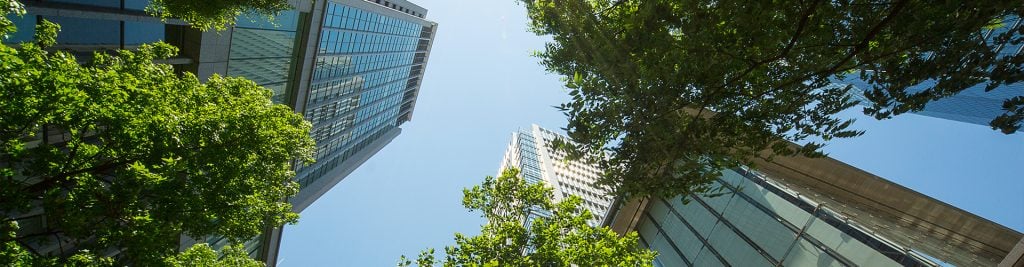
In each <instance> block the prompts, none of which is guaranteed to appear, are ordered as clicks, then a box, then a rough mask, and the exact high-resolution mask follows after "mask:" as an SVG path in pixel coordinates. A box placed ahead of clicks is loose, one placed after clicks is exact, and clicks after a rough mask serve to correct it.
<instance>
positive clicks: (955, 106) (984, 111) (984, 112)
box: [835, 17, 1024, 132]
mask: <svg viewBox="0 0 1024 267" xmlns="http://www.w3.org/2000/svg"><path fill="white" fill-rule="evenodd" d="M1002 24H1003V27H998V28H994V29H990V30H986V31H985V32H983V33H982V34H984V35H985V38H986V39H987V40H988V42H989V43H990V44H991V43H992V42H993V39H994V38H995V37H996V36H998V35H1000V34H1003V33H1005V32H1007V31H1010V30H1016V29H1020V28H1022V27H1024V20H1021V19H1020V18H1017V17H1010V18H1006V19H1004V20H1003V22H1002ZM997 51H998V54H999V56H1004V57H1005V56H1013V55H1020V54H1022V53H1024V44H1006V45H1004V46H1000V47H997ZM934 84H935V81H934V80H929V81H924V82H922V83H921V84H919V85H917V86H914V87H911V88H909V89H908V90H907V92H910V93H913V92H920V91H922V90H924V89H925V88H928V87H931V86H933V85H934ZM986 84H987V83H984V82H983V83H980V84H977V85H975V86H972V87H969V88H967V89H965V90H963V91H961V92H960V93H958V94H956V95H953V96H949V97H946V98H943V99H939V100H936V101H932V102H929V103H928V104H926V105H925V107H924V109H922V110H921V111H917V112H914V113H915V114H920V115H925V116H930V117H936V118H943V119H948V120H955V121H961V122H966V123H973V124H978V125H984V126H988V125H989V122H991V121H992V119H994V118H995V117H997V116H999V115H1002V114H1003V112H1004V110H1003V109H1002V106H1003V101H1005V100H1007V99H1010V98H1013V97H1017V96H1024V82H1017V83H1014V84H1009V85H1003V86H999V87H997V88H995V89H993V90H992V91H989V92H985V86H986ZM835 85H837V86H846V85H853V88H852V90H850V94H851V95H852V96H853V98H854V99H856V100H860V101H861V104H862V105H863V104H866V103H867V99H866V98H864V91H866V90H870V89H871V88H872V87H871V85H870V84H868V83H867V82H866V81H864V80H861V79H860V78H859V77H858V76H857V75H848V76H847V77H846V78H845V79H843V80H837V81H835ZM1018 131H1020V132H1024V128H1021V129H1019V130H1018Z"/></svg>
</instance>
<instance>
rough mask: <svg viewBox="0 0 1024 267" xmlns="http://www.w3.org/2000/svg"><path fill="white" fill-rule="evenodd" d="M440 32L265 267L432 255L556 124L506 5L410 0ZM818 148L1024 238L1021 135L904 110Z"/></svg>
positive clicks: (553, 91) (555, 95) (517, 13)
mask: <svg viewBox="0 0 1024 267" xmlns="http://www.w3.org/2000/svg"><path fill="white" fill-rule="evenodd" d="M413 2H415V3H417V4H419V5H420V6H423V7H424V8H427V9H429V12H428V13H427V18H428V19H431V20H433V21H436V22H438V23H439V24H440V26H439V29H438V32H437V36H436V39H435V43H434V46H433V51H432V52H431V55H430V62H429V64H428V66H427V69H426V74H425V75H426V76H425V77H424V79H423V85H422V88H421V92H420V96H419V100H418V102H417V106H416V111H415V114H414V115H413V120H412V121H411V122H408V123H406V124H404V125H403V126H402V128H403V133H402V135H400V136H398V138H396V139H395V140H394V141H393V142H392V143H391V144H389V145H388V146H387V147H385V148H384V149H383V150H381V151H380V153H378V154H377V155H376V156H374V157H373V158H371V159H370V160H369V161H367V162H366V163H365V164H363V166H361V167H360V168H359V169H358V170H356V171H355V172H353V173H352V174H350V175H349V176H348V177H346V178H345V180H343V181H342V182H341V183H339V184H338V185H337V186H335V188H334V189H332V190H331V191H330V192H328V193H327V194H325V195H324V196H323V197H321V198H320V199H319V200H318V201H317V202H316V203H314V204H313V205H312V206H310V207H309V208H307V209H306V210H305V211H304V212H303V213H302V214H301V218H300V219H299V223H298V224H297V225H291V226H287V227H286V228H285V231H284V239H283V241H282V244H281V254H280V258H279V266H393V265H394V264H395V263H396V262H397V259H398V257H399V256H400V255H403V254H404V255H407V256H415V255H416V254H418V253H419V251H420V250H422V249H424V248H427V247H433V248H436V249H438V250H440V251H443V247H444V246H445V245H449V244H451V243H452V237H453V233H455V232H462V233H466V234H475V233H477V232H478V231H479V225H480V224H482V223H483V220H482V219H481V218H480V217H479V215H478V214H475V213H470V212H468V211H467V210H465V209H464V208H463V207H462V205H461V201H462V188H464V187H469V186H472V185H474V184H477V183H479V182H480V181H482V180H483V177H484V176H488V175H494V174H495V173H496V172H497V169H498V165H499V164H500V161H501V157H502V155H503V153H504V150H505V147H506V146H507V144H508V142H509V138H510V137H511V132H512V131H514V130H516V129H517V128H526V127H529V126H530V124H532V123H537V124H539V125H541V126H542V127H546V128H549V129H558V128H559V127H563V126H564V125H565V117H564V116H563V115H562V114H561V113H559V112H558V111H556V110H555V109H554V108H552V106H554V105H557V104H559V103H562V102H564V101H565V100H567V99H568V97H567V95H566V93H565V90H564V89H562V85H561V82H559V77H557V76H555V75H552V74H547V73H546V72H545V71H544V70H543V68H542V67H541V66H540V65H538V64H537V59H536V58H532V57H530V56H529V54H530V52H531V51H533V50H539V49H542V48H543V44H544V41H545V39H544V38H543V37H537V36H534V35H533V34H532V33H529V32H527V31H526V17H525V14H526V13H525V10H524V8H523V7H522V6H521V5H517V4H516V3H515V2H514V1H512V0H500V1H451V0H413ZM844 114H846V115H847V116H851V117H855V118H860V119H859V120H858V122H857V123H856V124H855V125H854V126H855V127H858V128H860V129H864V130H866V131H867V134H865V135H864V136H861V137H859V138H856V139H849V140H841V141H839V142H835V143H832V144H830V145H829V146H827V147H826V148H825V151H826V152H828V153H830V155H831V156H832V157H834V158H836V159H839V160H841V161H844V162H846V163H848V164H850V165H853V166H856V167H858V168H861V169H863V170H866V171H868V172H872V173H874V174H876V175H879V176H881V177H885V178H887V179H889V180H892V181H894V182H896V183H899V184H902V185H904V186H907V187H909V188H911V189H914V190H917V191H919V192H921V193H924V194H926V195H929V196H931V197H934V198H936V199H939V200H941V201H944V202H947V203H950V204H952V205H953V206H957V207H960V208H962V209H965V210H967V211H969V212H972V213H975V214H978V215H980V216H982V217H985V218H987V219H990V220H993V221H995V222H997V223H1000V224H1003V225H1006V226H1008V227H1010V228H1013V229H1015V230H1017V231H1024V194H1021V192H1024V179H1021V178H1022V177H1024V168H1022V167H1024V164H1022V163H1024V134H1016V135H1012V136H1006V135H1003V134H1000V133H998V132H995V131H993V130H990V129H988V128H987V127H983V126H979V125H973V124H966V123H960V122H954V121H947V120H941V119H934V118H930V117H924V116H918V115H903V116H901V117H897V118H895V119H892V120H886V121H876V120H874V119H870V118H867V117H864V116H863V115H859V114H858V112H856V111H850V112H846V113H844Z"/></svg>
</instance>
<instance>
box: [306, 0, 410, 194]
mask: <svg viewBox="0 0 1024 267" xmlns="http://www.w3.org/2000/svg"><path fill="white" fill-rule="evenodd" d="M324 12H325V13H326V14H325V16H324V21H323V28H322V30H321V33H320V43H319V47H318V51H317V52H318V53H317V56H316V62H315V65H314V67H313V80H312V83H311V85H310V95H309V98H308V100H307V103H306V111H305V116H306V119H307V120H309V121H311V122H312V123H313V132H312V133H311V135H312V136H313V139H314V140H316V143H317V150H316V154H315V158H316V161H317V162H316V163H315V164H313V165H310V166H305V167H302V166H300V167H298V176H297V177H298V182H299V184H300V185H302V186H303V187H304V186H307V185H309V184H310V183H312V182H314V181H316V180H318V179H319V178H320V177H322V176H323V175H325V174H326V173H327V172H330V171H331V170H332V169H334V168H335V167H337V166H338V165H339V164H341V163H342V162H344V161H345V160H347V159H348V158H350V157H352V156H353V155H355V154H356V153H357V152H359V151H360V150H361V149H362V148H364V147H366V146H367V145H369V144H370V143H372V142H373V141H375V140H377V139H378V138H380V137H381V136H383V135H384V133H386V132H387V131H388V130H390V129H392V128H395V127H398V124H399V120H398V115H399V108H400V106H401V104H402V102H401V101H402V97H403V92H404V91H405V90H406V89H407V88H408V87H409V86H411V85H410V84H411V83H409V81H410V80H412V79H418V77H414V76H415V75H411V73H410V72H411V70H412V69H413V67H414V65H415V64H414V62H413V59H414V57H415V54H416V52H417V50H418V47H417V44H418V42H419V41H420V32H421V30H422V28H423V26H421V24H419V23H417V22H414V21H412V20H410V19H409V18H401V17H404V15H405V14H401V15H402V16H398V15H384V14H379V13H376V12H371V11H367V10H363V9H360V8H355V7H351V6H347V5H343V4H341V3H337V2H333V1H328V2H327V6H326V9H325V10H324Z"/></svg>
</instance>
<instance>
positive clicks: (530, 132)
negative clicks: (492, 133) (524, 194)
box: [498, 124, 612, 226]
mask: <svg viewBox="0 0 1024 267" xmlns="http://www.w3.org/2000/svg"><path fill="white" fill-rule="evenodd" d="M556 139H563V140H568V138H567V137H565V136H562V135H560V134H557V133H555V132H552V131H550V130H547V129H544V128H541V127H540V126H537V125H536V124H534V125H533V126H531V127H530V129H521V130H519V131H517V132H514V133H512V141H511V142H510V143H509V145H508V148H507V149H506V150H505V157H504V159H502V162H501V168H500V169H499V170H498V174H499V175H500V174H501V171H502V170H505V169H507V168H510V167H513V168H518V169H520V175H522V176H523V179H525V180H526V182H527V183H538V182H543V183H544V184H545V185H547V186H549V187H552V189H554V202H555V203H557V202H559V201H561V200H562V199H564V198H566V197H568V196H569V195H574V196H578V197H580V198H582V199H583V207H584V208H586V209H587V210H590V212H591V213H592V214H594V218H592V219H590V221H588V223H589V224H590V225H594V226H596V225H599V224H600V223H601V221H602V220H603V218H604V215H605V214H606V213H607V211H608V207H609V205H610V204H611V201H612V197H611V196H609V195H608V193H607V191H605V190H603V189H601V188H597V187H595V186H593V183H594V181H596V180H597V178H598V177H600V175H601V169H600V168H598V167H597V166H595V165H592V164H587V163H585V162H582V161H568V160H566V158H565V157H566V155H565V153H564V152H561V151H557V150H555V149H554V148H552V147H551V146H550V145H549V144H550V143H551V142H552V141H553V140H556ZM547 215H549V213H548V211H543V210H540V211H534V214H531V216H547ZM531 220H532V218H526V222H529V221H531Z"/></svg>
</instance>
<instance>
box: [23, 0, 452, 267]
mask: <svg viewBox="0 0 1024 267" xmlns="http://www.w3.org/2000/svg"><path fill="white" fill-rule="evenodd" d="M22 2H23V3H24V4H25V6H26V9H27V11H28V13H27V14H26V15H25V16H23V17H21V18H13V19H12V20H13V21H14V22H15V25H16V26H17V27H18V29H19V30H18V32H17V33H16V34H15V35H14V36H12V37H11V39H9V40H8V42H10V43H16V42H20V41H29V40H31V39H32V35H33V30H34V25H35V24H36V23H37V22H38V21H39V20H41V19H47V20H50V21H53V22H56V23H59V24H61V26H62V31H61V33H60V34H59V35H58V38H57V45H56V46H55V47H54V48H56V49H62V50H66V51H72V52H74V53H75V54H76V56H78V57H79V58H82V59H84V58H88V57H90V56H91V54H92V52H94V51H103V50H111V49H132V48H135V47H137V46H138V45H141V44H144V43H152V42H156V41H164V42H167V43H169V44H171V45H174V46H176V47H178V48H179V49H180V53H179V56H177V57H175V58H172V59H168V60H164V61H163V62H161V63H167V64H172V65H173V66H174V67H175V69H176V70H179V71H185V72H191V73H194V74H196V76H198V77H199V78H200V79H206V78H208V77H210V76H212V75H214V74H219V75H222V76H238V77H245V78H247V79H250V80H253V81H255V82H256V83H257V84H259V85H261V86H264V87H267V88H269V89H270V90H272V91H273V101H274V102H276V103H281V104H286V105H289V106H291V107H292V108H293V109H294V110H295V112H298V113H300V114H303V115H304V116H305V118H306V119H307V120H309V121H310V122H311V123H312V124H313V129H312V132H311V135H312V137H313V138H314V140H315V141H316V146H317V147H316V152H315V153H316V154H315V158H316V163H314V164H312V165H309V166H296V167H295V171H296V173H297V175H296V177H295V180H296V181H297V182H298V183H299V184H300V185H301V189H300V192H299V193H298V195H296V196H295V197H294V198H292V199H289V201H290V202H291V203H292V205H293V210H294V211H295V212H301V211H302V210H303V209H305V208H306V207H308V206H309V205H311V204H312V203H313V202H314V201H315V200H316V199H317V198H319V197H320V196H321V195H323V194H324V193H326V192H327V191H328V190H330V189H331V188H332V187H333V186H334V185H335V184H337V183H338V182H339V181H341V180H342V179H343V178H344V177H345V176H346V175H348V174H349V173H351V172H352V171H353V170H355V169H356V168H357V167H358V166H359V165H361V164H362V163H363V162H365V161H366V160H368V159H369V158H370V157H372V156H373V155H374V154H375V153H377V152H378V151H380V149H382V148H383V147H384V146H385V145H387V144H388V143H389V142H390V141H391V140H393V139H394V138H395V137H396V136H398V135H399V134H400V133H401V128H399V126H400V125H402V124H403V123H404V122H407V121H410V120H411V119H412V113H413V110H414V109H415V106H416V98H417V96H418V94H419V88H420V84H421V82H422V77H423V74H424V70H425V67H426V64H427V60H428V58H429V54H430V48H431V46H432V44H433V41H432V40H433V38H434V33H435V31H436V29H437V23H434V22H432V21H428V20H426V19H425V18H426V14H427V10H426V9H424V8H422V7H420V6H417V5H415V4H413V3H411V2H408V1H405V0H388V1H383V0H316V1H313V0H290V1H289V3H290V4H291V5H292V6H293V7H294V9H293V10H287V11H283V12H281V13H279V14H278V15H277V16H275V17H274V18H273V20H272V22H271V21H268V20H267V19H266V18H263V17H259V16H248V15H243V16H241V17H239V18H238V20H237V25H235V26H234V27H230V28H228V29H226V30H223V31H219V32H218V31H207V32H202V31H198V30H195V29H192V28H190V27H189V26H188V25H187V23H185V22H184V21H181V20H174V19H171V20H167V21H162V20H160V19H159V18H156V17H152V16H150V15H149V14H147V13H146V12H145V11H144V9H145V7H146V6H147V5H148V4H149V1H148V0H47V1H40V0H24V1H22ZM40 216H45V215H40ZM280 238H281V228H276V229H266V233H265V234H264V235H262V236H260V237H257V238H255V239H253V240H250V241H249V242H247V243H246V248H247V249H249V252H250V255H253V256H254V257H257V258H260V259H264V260H266V261H267V262H268V264H269V265H271V266H273V265H274V264H275V261H276V254H277V246H278V245H279V242H280ZM196 242H208V243H211V244H213V245H214V247H219V246H221V245H223V244H224V243H226V240H224V239H223V238H219V237H207V238H204V240H191V239H190V238H183V240H182V246H183V247H187V246H190V245H191V244H193V243H196ZM51 243H52V244H53V245H52V246H49V247H48V248H47V249H49V248H53V249H56V246H57V245H58V244H59V242H56V243H55V242H51ZM35 250H36V251H47V250H39V249H35Z"/></svg>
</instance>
